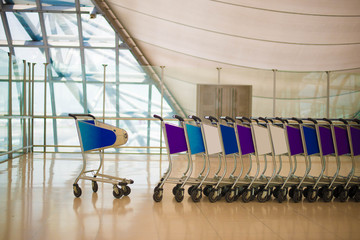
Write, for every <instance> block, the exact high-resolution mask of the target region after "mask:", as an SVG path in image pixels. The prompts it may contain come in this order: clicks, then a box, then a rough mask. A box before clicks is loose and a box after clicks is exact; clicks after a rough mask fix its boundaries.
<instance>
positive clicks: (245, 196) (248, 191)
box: [241, 189, 253, 203]
mask: <svg viewBox="0 0 360 240" xmlns="http://www.w3.org/2000/svg"><path fill="white" fill-rule="evenodd" d="M252 195H253V193H252V190H251V189H246V190H245V191H244V193H243V194H242V195H241V200H242V201H243V202H244V203H248V202H250V201H251V198H252Z"/></svg>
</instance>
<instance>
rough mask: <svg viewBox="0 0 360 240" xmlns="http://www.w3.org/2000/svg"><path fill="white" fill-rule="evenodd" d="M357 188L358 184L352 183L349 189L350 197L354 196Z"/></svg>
mask: <svg viewBox="0 0 360 240" xmlns="http://www.w3.org/2000/svg"><path fill="white" fill-rule="evenodd" d="M357 189H358V186H357V185H352V186H351V188H350V189H349V197H351V198H353V197H354V196H355V194H356V191H357Z"/></svg>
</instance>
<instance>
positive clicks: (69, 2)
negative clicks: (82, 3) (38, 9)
mask: <svg viewBox="0 0 360 240" xmlns="http://www.w3.org/2000/svg"><path fill="white" fill-rule="evenodd" d="M40 1H41V4H42V5H43V6H75V1H74V0H61V1H59V0H40Z"/></svg>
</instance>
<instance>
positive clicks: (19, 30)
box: [6, 12, 31, 41]
mask: <svg viewBox="0 0 360 240" xmlns="http://www.w3.org/2000/svg"><path fill="white" fill-rule="evenodd" d="M6 17H7V20H8V22H9V26H11V27H10V33H11V38H12V40H15V41H16V40H22V41H26V40H31V37H30V36H29V34H28V33H27V32H26V30H25V28H24V25H22V23H21V22H20V21H21V15H20V14H19V13H12V12H7V13H6Z"/></svg>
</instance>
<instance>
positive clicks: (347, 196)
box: [338, 189, 349, 202]
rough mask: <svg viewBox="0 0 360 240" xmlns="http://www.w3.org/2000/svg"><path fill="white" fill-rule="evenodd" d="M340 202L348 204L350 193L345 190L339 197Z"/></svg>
mask: <svg viewBox="0 0 360 240" xmlns="http://www.w3.org/2000/svg"><path fill="white" fill-rule="evenodd" d="M338 198H339V200H340V202H346V200H347V199H348V198H349V191H348V190H346V189H343V190H342V191H341V192H340V193H339V196H338Z"/></svg>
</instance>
